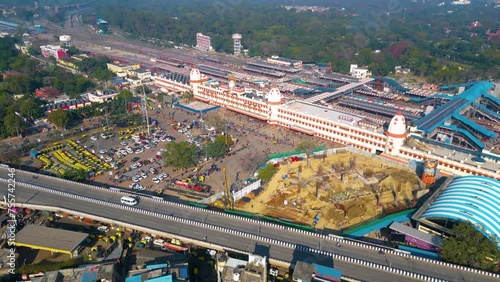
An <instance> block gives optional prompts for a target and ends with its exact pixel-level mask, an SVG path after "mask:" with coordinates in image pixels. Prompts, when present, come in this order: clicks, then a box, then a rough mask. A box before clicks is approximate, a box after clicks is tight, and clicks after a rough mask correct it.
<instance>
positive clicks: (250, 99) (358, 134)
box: [190, 67, 500, 179]
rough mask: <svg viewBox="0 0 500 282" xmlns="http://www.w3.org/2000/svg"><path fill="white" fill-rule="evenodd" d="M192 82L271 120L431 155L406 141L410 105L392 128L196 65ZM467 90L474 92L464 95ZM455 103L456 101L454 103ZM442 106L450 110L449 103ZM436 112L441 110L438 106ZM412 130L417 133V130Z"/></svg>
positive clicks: (459, 167) (401, 154)
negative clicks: (255, 91) (250, 86)
mask: <svg viewBox="0 0 500 282" xmlns="http://www.w3.org/2000/svg"><path fill="white" fill-rule="evenodd" d="M190 84H191V87H192V91H193V94H194V98H195V99H197V100H200V101H203V102H206V103H209V104H212V105H217V106H220V107H223V108H226V109H228V110H231V111H234V112H237V113H241V114H244V115H247V116H250V117H252V118H257V119H260V120H264V121H266V122H267V123H269V124H275V125H280V126H282V127H285V128H287V129H292V130H295V131H299V132H302V133H305V134H308V135H314V136H317V137H320V138H323V139H326V140H330V141H333V142H336V143H340V144H345V145H348V146H351V147H354V148H357V149H359V150H363V151H367V152H370V153H372V154H382V155H384V156H385V157H387V158H393V159H395V160H398V161H400V162H407V161H405V159H406V160H407V159H416V160H425V159H426V158H427V154H428V152H424V151H421V150H418V149H416V148H409V147H406V146H404V143H405V140H406V138H407V136H406V131H407V128H406V127H407V124H406V118H405V117H404V116H403V115H404V114H405V113H406V112H407V111H405V110H404V109H399V110H398V112H397V113H396V114H395V116H394V117H393V119H392V120H391V123H390V125H389V128H388V129H387V130H384V128H383V124H380V123H378V122H372V121H371V120H370V119H368V118H367V117H365V116H364V115H362V114H358V113H355V112H346V111H342V110H336V108H335V107H327V106H321V105H317V104H313V103H312V102H307V101H298V100H292V101H288V102H285V101H284V99H283V98H282V96H281V93H280V91H279V89H278V88H277V87H273V88H272V89H271V91H269V92H268V94H267V95H266V96H265V97H257V96H255V95H250V94H248V93H246V91H245V90H244V89H243V88H239V87H238V86H236V85H235V84H234V83H231V84H230V85H220V86H218V85H215V84H213V83H211V82H209V81H208V78H207V77H205V76H202V75H201V73H200V71H199V70H198V69H197V68H196V67H194V68H193V69H192V70H191V74H190ZM487 86H488V85H486V86H484V85H483V84H479V85H477V86H475V87H476V88H477V87H479V88H481V89H483V88H484V89H486V87H487ZM474 90H475V88H474V87H472V88H470V89H469V90H468V91H466V92H474ZM466 94H468V93H465V94H463V95H466ZM454 103H456V102H453V103H452V104H450V106H452V105H454ZM442 108H443V111H445V109H446V108H448V107H442ZM436 111H437V110H436ZM436 114H438V115H439V113H438V112H436ZM429 116H430V117H429V118H432V117H433V116H434V114H429ZM430 122H431V121H427V119H425V120H423V121H422V122H421V123H425V125H427V123H429V124H430ZM432 122H434V123H435V122H440V120H438V119H436V118H432ZM418 124H420V123H418ZM418 124H417V125H418ZM367 125H369V126H367ZM433 128H434V127H432V128H431V129H433ZM412 136H415V133H414V134H412ZM394 157H396V158H394ZM439 168H440V169H443V170H446V171H452V172H453V173H460V174H464V175H466V174H476V175H484V176H488V177H493V178H496V179H500V176H499V173H500V170H497V171H491V170H486V169H483V168H481V167H477V166H472V165H469V164H465V163H463V162H458V161H455V160H452V159H448V158H441V159H439Z"/></svg>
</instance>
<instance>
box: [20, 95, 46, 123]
mask: <svg viewBox="0 0 500 282" xmlns="http://www.w3.org/2000/svg"><path fill="white" fill-rule="evenodd" d="M40 105H41V103H40V102H39V100H37V99H35V98H33V97H30V98H27V99H24V100H22V101H21V102H20V105H19V111H20V113H21V115H23V116H24V117H27V118H30V119H32V120H33V119H37V118H39V117H41V116H42V115H43V111H42V109H41V108H40Z"/></svg>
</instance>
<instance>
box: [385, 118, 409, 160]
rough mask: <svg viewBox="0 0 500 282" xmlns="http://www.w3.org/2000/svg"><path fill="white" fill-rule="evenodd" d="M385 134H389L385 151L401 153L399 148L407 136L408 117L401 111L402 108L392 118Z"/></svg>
mask: <svg viewBox="0 0 500 282" xmlns="http://www.w3.org/2000/svg"><path fill="white" fill-rule="evenodd" d="M385 135H386V136H387V141H386V144H385V153H386V154H390V155H399V150H400V149H401V147H402V146H403V144H404V141H405V138H406V119H405V117H404V116H403V114H402V113H401V110H399V111H398V113H397V114H396V115H395V116H394V117H393V118H392V119H391V123H390V124H389V128H388V129H387V131H386V132H385Z"/></svg>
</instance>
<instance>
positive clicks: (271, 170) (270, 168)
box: [257, 163, 278, 182]
mask: <svg viewBox="0 0 500 282" xmlns="http://www.w3.org/2000/svg"><path fill="white" fill-rule="evenodd" d="M276 172H278V168H277V167H275V166H274V165H273V164H272V163H268V164H267V165H266V166H265V167H263V168H260V169H259V172H258V174H257V177H258V178H260V179H262V181H264V182H269V181H271V179H273V176H274V174H275V173H276Z"/></svg>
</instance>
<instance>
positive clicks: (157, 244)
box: [153, 239, 166, 247]
mask: <svg viewBox="0 0 500 282" xmlns="http://www.w3.org/2000/svg"><path fill="white" fill-rule="evenodd" d="M165 243H166V242H165V240H163V239H156V240H154V241H153V245H156V246H160V247H162V246H163V244H165Z"/></svg>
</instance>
